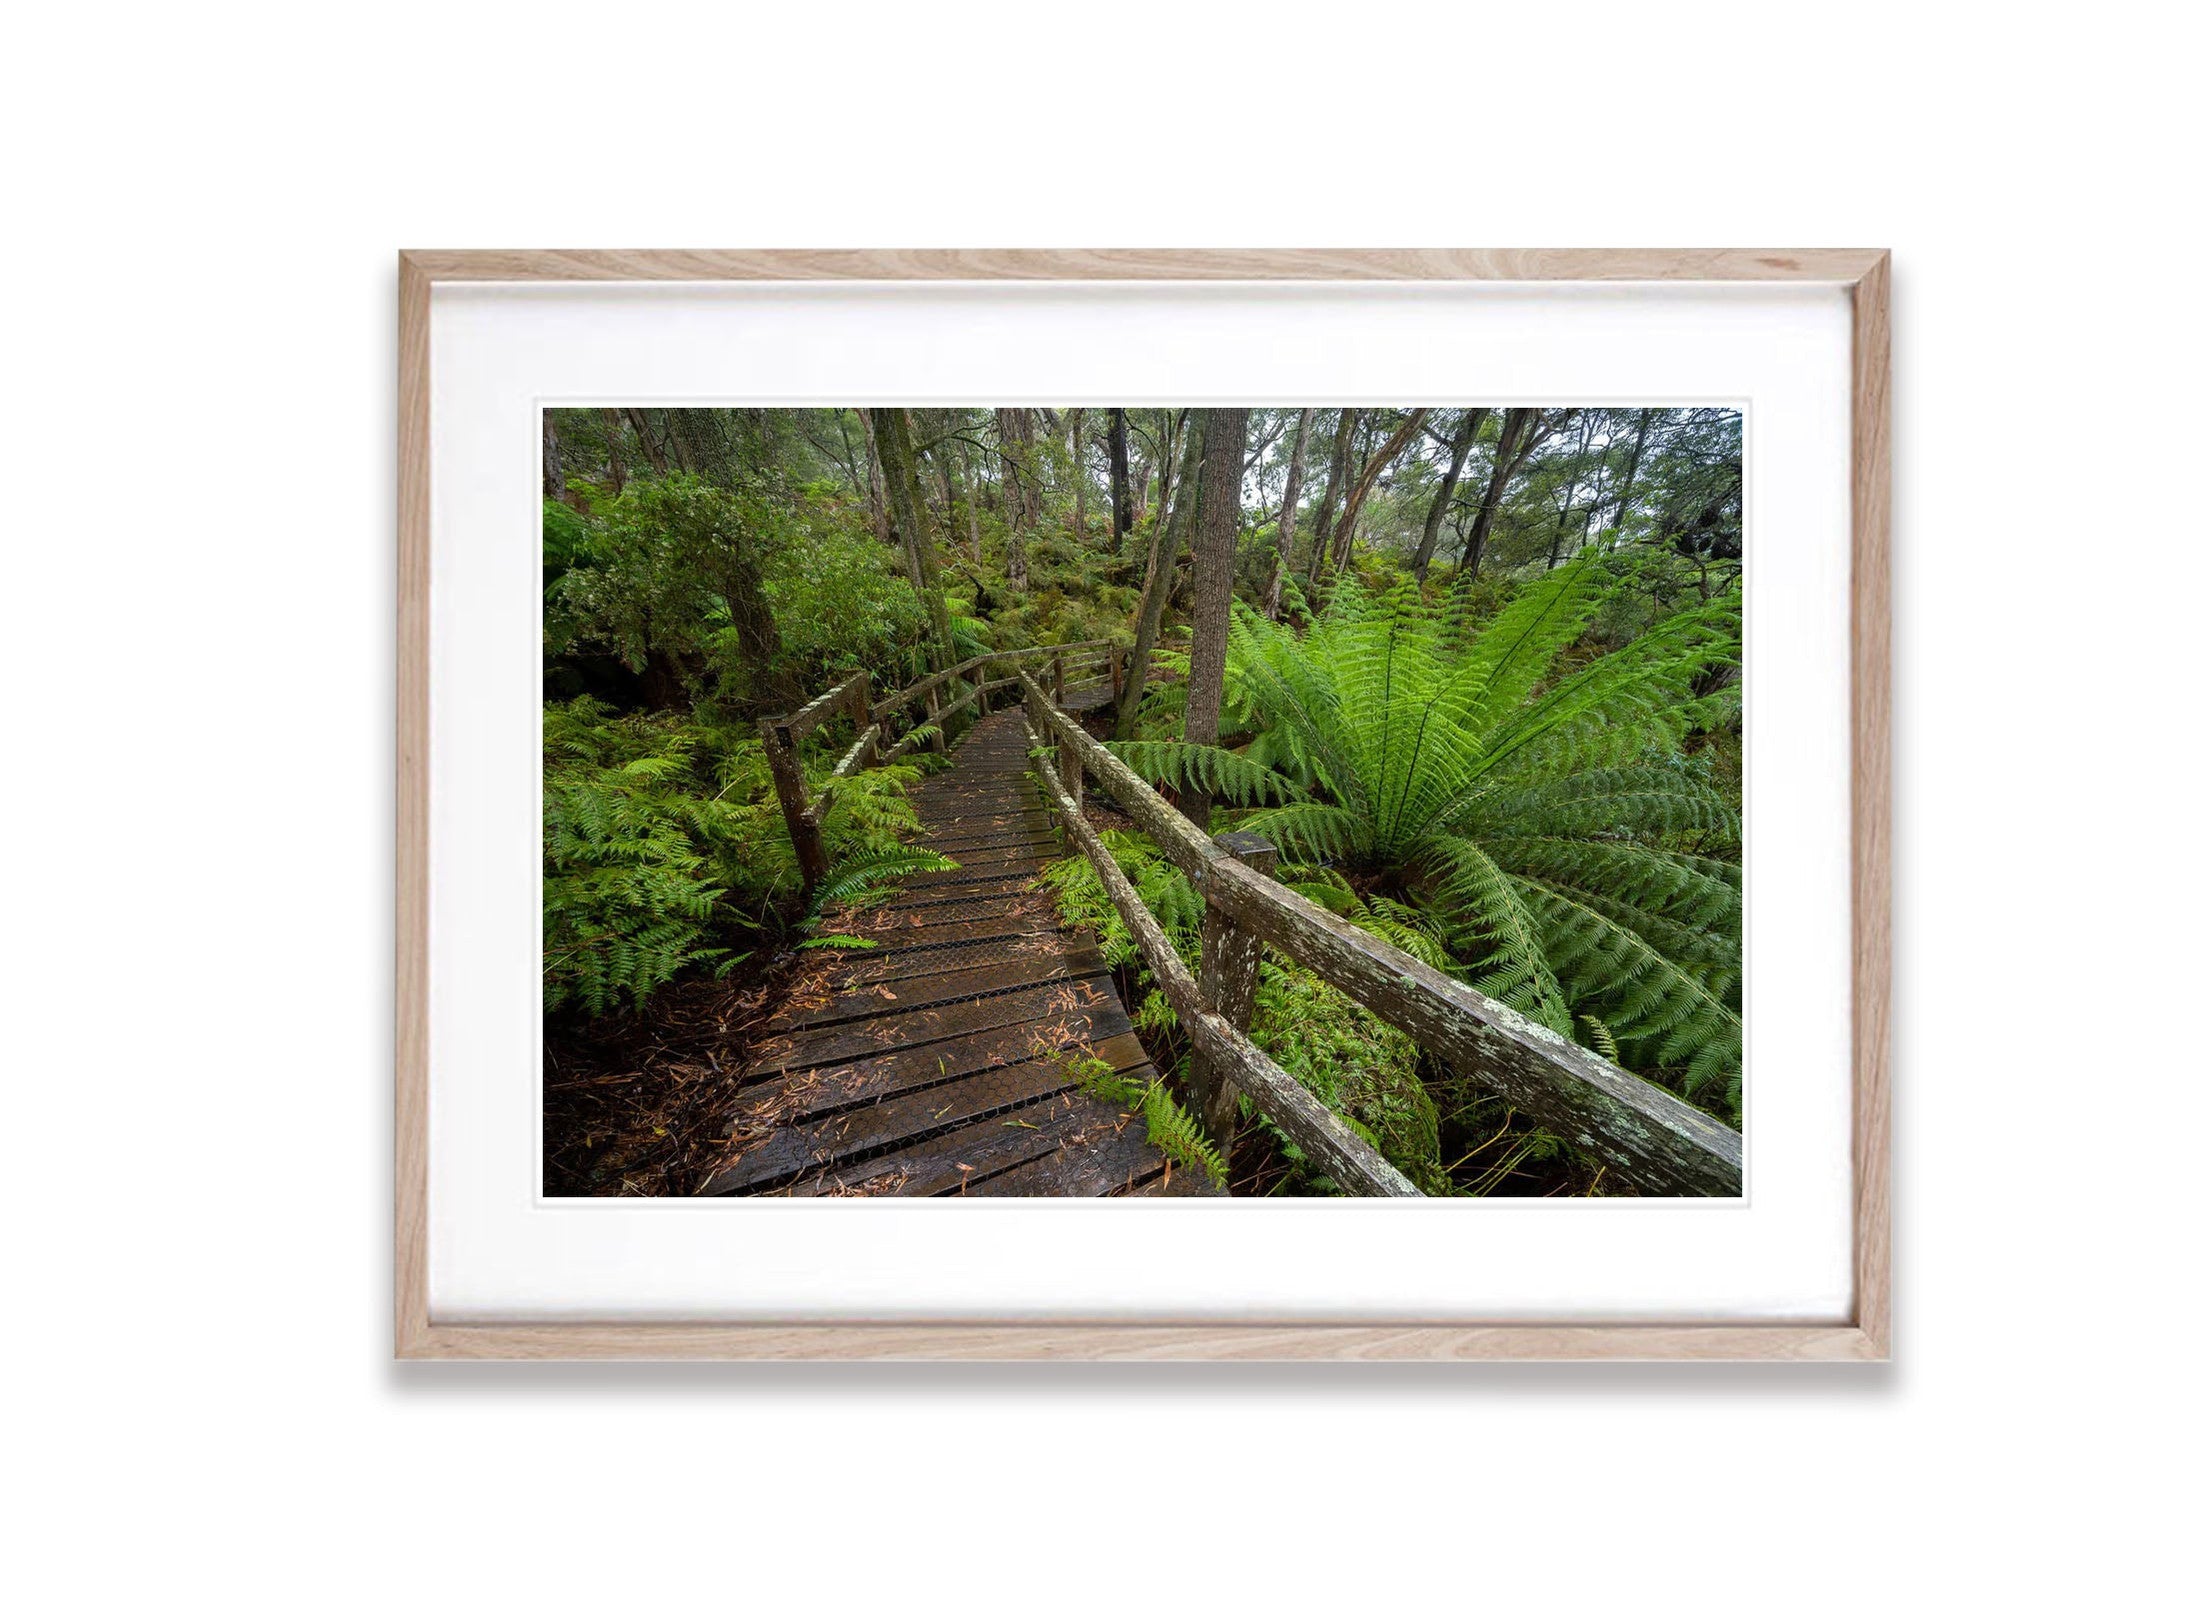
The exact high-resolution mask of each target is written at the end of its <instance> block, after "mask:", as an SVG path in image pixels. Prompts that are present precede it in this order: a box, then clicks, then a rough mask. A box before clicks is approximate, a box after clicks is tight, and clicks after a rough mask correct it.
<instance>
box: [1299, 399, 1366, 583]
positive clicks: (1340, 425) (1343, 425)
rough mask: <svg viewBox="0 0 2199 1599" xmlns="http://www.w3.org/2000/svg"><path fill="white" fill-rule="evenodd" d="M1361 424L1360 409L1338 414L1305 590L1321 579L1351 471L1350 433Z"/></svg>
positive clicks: (1315, 520) (1317, 509) (1315, 519)
mask: <svg viewBox="0 0 2199 1599" xmlns="http://www.w3.org/2000/svg"><path fill="white" fill-rule="evenodd" d="M1358 425H1359V413H1358V412H1357V411H1353V410H1348V409H1347V410H1345V411H1343V412H1342V413H1340V414H1339V415H1338V416H1337V418H1336V446H1335V448H1334V449H1332V450H1331V451H1330V452H1329V476H1328V481H1327V482H1326V483H1324V484H1323V485H1322V486H1321V503H1320V504H1319V505H1318V506H1316V507H1315V508H1314V512H1313V548H1312V549H1310V550H1308V551H1307V552H1306V592H1307V593H1309V594H1310V593H1312V592H1313V587H1314V585H1315V584H1317V583H1319V582H1320V581H1321V559H1322V556H1323V554H1324V553H1325V552H1326V551H1327V549H1328V543H1329V528H1330V527H1331V526H1332V525H1333V524H1334V523H1335V521H1336V511H1337V506H1338V503H1339V498H1338V497H1339V496H1340V495H1341V494H1342V492H1343V489H1344V482H1345V480H1346V479H1347V478H1348V477H1350V475H1351V435H1352V429H1353V428H1355V427H1357V426H1358Z"/></svg>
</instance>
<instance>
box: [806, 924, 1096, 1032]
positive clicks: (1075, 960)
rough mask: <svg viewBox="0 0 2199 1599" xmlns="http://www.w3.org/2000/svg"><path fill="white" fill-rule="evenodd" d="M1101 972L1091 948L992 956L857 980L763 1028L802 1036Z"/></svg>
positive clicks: (822, 995)
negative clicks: (944, 968) (929, 970)
mask: <svg viewBox="0 0 2199 1599" xmlns="http://www.w3.org/2000/svg"><path fill="white" fill-rule="evenodd" d="M1106 970H1107V962H1106V961H1104V960H1102V959H1101V958H1100V953H1099V950H1098V949H1097V948H1096V947H1093V946H1091V945H1087V946H1085V947H1084V948H1082V949H1079V950H1075V951H1064V952H1049V953H1045V954H1038V955H1016V954H1013V953H1010V954H1009V955H1008V956H1006V957H1005V958H1002V957H999V956H996V957H995V958H994V959H993V961H992V962H991V963H989V964H972V965H969V966H965V967H963V968H961V969H959V970H954V971H940V972H935V973H931V974H923V975H919V974H911V975H908V976H904V977H901V978H898V979H896V980H895V981H894V982H891V983H889V982H887V981H886V980H885V978H884V977H882V976H878V975H868V976H862V977H860V978H859V979H858V980H857V981H856V983H855V985H854V986H852V987H850V988H847V989H845V990H843V991H841V992H838V993H829V992H828V993H824V994H820V995H818V996H817V998H816V1000H815V1002H814V1003H812V1004H809V1005H807V1006H805V1007H800V1008H796V1007H789V1008H788V1009H786V1010H783V1011H781V1012H780V1013H779V1014H778V1015H777V1016H775V1017H773V1018H772V1020H771V1021H770V1022H769V1023H768V1024H767V1028H766V1030H767V1031H770V1032H774V1033H790V1032H806V1031H808V1030H809V1029H811V1028H815V1027H823V1026H828V1025H830V1024H832V1023H835V1022H844V1021H852V1020H854V1019H855V1018H857V1017H861V1016H895V1015H899V1014H900V1013H901V1012H903V1011H911V1010H930V1009H933V1008H935V1007H937V1006H939V1005H942V1004H947V1003H952V1002H954V1001H958V1000H970V999H976V998H978V997H979V996H981V995H985V994H1005V993H1008V992H1010V991H1011V990H1014V989H1018V988H1029V987H1032V986H1034V985H1036V984H1039V983H1051V982H1059V981H1061V980H1062V979H1065V978H1071V977H1091V976H1095V975H1097V974H1098V973H1101V972H1104V971H1106Z"/></svg>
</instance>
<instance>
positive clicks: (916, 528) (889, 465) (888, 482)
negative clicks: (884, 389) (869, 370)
mask: <svg viewBox="0 0 2199 1599" xmlns="http://www.w3.org/2000/svg"><path fill="white" fill-rule="evenodd" d="M870 420H871V436H872V438H873V439H874V440H875V441H876V444H877V447H878V470H879V475H880V476H881V477H883V478H884V479H885V491H886V499H887V503H888V504H889V505H890V506H891V508H892V511H893V521H894V526H896V527H897V528H899V529H900V531H901V541H902V547H903V549H904V550H905V551H906V552H907V555H908V563H909V575H910V580H911V581H912V582H914V583H915V584H916V589H917V593H918V594H919V595H921V596H922V598H923V601H924V611H925V614H926V616H927V617H929V618H930V621H931V657H932V670H933V671H935V672H944V671H945V670H946V669H947V668H948V667H950V666H952V665H953V664H954V629H953V627H952V626H951V625H950V624H949V622H948V620H947V597H946V595H945V594H943V593H942V592H941V591H940V587H939V560H938V557H937V556H936V555H935V554H934V553H933V550H932V531H931V523H930V520H929V519H928V518H927V517H926V515H925V512H924V484H923V480H922V478H921V477H919V476H918V474H917V468H916V446H915V445H914V443H912V442H911V440H910V438H909V413H908V412H906V411H904V410H902V409H901V408H900V407H899V406H890V407H881V408H880V409H878V410H875V411H873V412H872V413H871V416H870Z"/></svg>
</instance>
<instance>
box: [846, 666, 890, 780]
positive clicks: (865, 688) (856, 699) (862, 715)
mask: <svg viewBox="0 0 2199 1599" xmlns="http://www.w3.org/2000/svg"><path fill="white" fill-rule="evenodd" d="M850 709H851V710H852V711H853V712H854V715H855V741H856V743H858V744H860V743H862V741H863V735H864V734H865V733H868V732H869V731H870V673H868V672H857V673H856V674H855V694H854V696H853V700H852V703H851V705H850ZM880 732H881V733H883V732H884V729H882V728H881V729H880ZM877 764H878V741H877V740H875V739H874V740H872V742H871V747H870V748H869V749H868V750H867V751H865V752H864V755H863V760H862V765H863V766H864V767H872V766H876V765H877Z"/></svg>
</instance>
